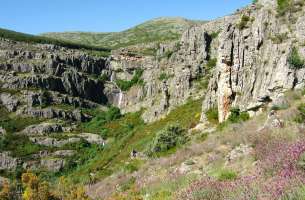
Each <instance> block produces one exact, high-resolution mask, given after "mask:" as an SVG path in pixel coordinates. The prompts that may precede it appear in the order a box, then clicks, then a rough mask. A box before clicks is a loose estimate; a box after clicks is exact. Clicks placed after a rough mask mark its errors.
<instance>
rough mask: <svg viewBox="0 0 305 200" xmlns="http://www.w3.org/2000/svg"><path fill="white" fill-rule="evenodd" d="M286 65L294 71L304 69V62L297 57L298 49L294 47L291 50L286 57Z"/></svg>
mask: <svg viewBox="0 0 305 200" xmlns="http://www.w3.org/2000/svg"><path fill="white" fill-rule="evenodd" d="M288 63H289V64H290V66H291V67H293V68H295V69H300V68H303V67H304V60H303V59H302V58H301V56H300V55H299V52H298V49H297V48H296V47H293V48H292V51H291V53H290V55H289V57H288Z"/></svg>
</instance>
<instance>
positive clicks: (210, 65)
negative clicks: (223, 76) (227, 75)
mask: <svg viewBox="0 0 305 200" xmlns="http://www.w3.org/2000/svg"><path fill="white" fill-rule="evenodd" d="M216 64H217V58H212V59H210V60H208V62H207V69H208V70H210V69H213V68H214V67H216Z"/></svg>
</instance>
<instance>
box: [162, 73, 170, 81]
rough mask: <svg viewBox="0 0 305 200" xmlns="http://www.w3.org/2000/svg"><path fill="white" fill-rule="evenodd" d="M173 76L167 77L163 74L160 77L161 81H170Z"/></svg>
mask: <svg viewBox="0 0 305 200" xmlns="http://www.w3.org/2000/svg"><path fill="white" fill-rule="evenodd" d="M170 77H171V76H169V75H167V74H166V73H161V74H160V76H159V80H160V81H163V80H168V79H169V78H170Z"/></svg>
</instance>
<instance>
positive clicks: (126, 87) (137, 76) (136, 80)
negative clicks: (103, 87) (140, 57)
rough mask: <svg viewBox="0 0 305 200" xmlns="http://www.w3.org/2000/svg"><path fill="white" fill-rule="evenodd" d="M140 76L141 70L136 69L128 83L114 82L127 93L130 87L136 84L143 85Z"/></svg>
mask: <svg viewBox="0 0 305 200" xmlns="http://www.w3.org/2000/svg"><path fill="white" fill-rule="evenodd" d="M142 74H143V69H137V70H136V71H135V74H134V75H133V77H132V79H131V80H130V81H126V80H120V79H118V80H116V84H117V86H118V87H119V88H120V89H121V90H122V91H128V90H129V89H130V88H131V87H132V86H134V85H136V84H139V85H141V84H143V83H144V81H143V79H141V76H142Z"/></svg>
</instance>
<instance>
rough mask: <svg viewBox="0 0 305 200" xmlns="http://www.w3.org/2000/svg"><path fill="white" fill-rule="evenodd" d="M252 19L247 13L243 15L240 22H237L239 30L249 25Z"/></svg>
mask: <svg viewBox="0 0 305 200" xmlns="http://www.w3.org/2000/svg"><path fill="white" fill-rule="evenodd" d="M249 21H250V17H249V16H247V15H243V16H242V17H241V19H240V22H239V23H238V24H237V27H238V29H239V30H243V29H244V28H246V27H247V24H248V22H249Z"/></svg>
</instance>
